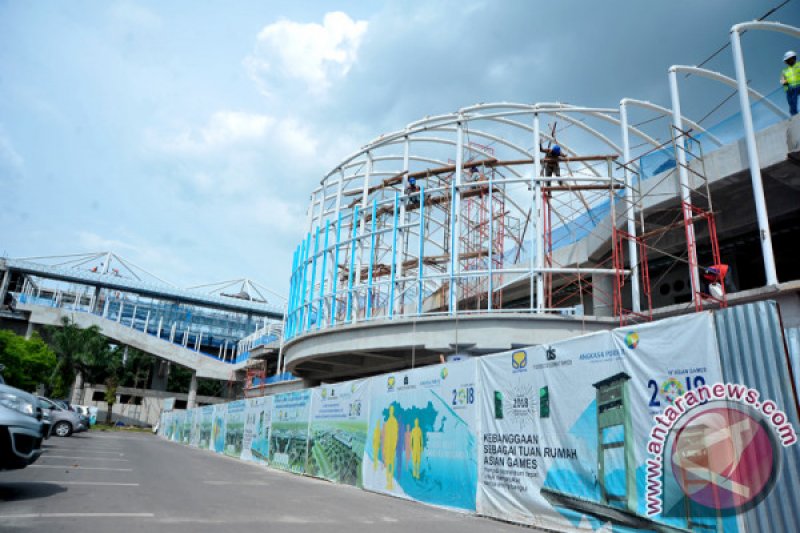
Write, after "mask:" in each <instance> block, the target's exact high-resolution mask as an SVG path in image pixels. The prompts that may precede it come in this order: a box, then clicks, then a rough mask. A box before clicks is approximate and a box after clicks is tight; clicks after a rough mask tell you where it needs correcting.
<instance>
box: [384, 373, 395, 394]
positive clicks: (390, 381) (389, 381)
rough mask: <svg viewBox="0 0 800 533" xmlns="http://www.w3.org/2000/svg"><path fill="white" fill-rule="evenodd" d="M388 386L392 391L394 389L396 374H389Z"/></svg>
mask: <svg viewBox="0 0 800 533" xmlns="http://www.w3.org/2000/svg"><path fill="white" fill-rule="evenodd" d="M386 388H387V389H389V390H390V391H392V390H394V376H389V379H387V380H386Z"/></svg>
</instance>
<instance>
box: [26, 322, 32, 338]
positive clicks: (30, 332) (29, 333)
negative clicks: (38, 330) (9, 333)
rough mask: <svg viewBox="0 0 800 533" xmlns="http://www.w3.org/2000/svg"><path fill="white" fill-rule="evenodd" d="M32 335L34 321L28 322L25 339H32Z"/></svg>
mask: <svg viewBox="0 0 800 533" xmlns="http://www.w3.org/2000/svg"><path fill="white" fill-rule="evenodd" d="M29 320H30V319H29ZM32 335H33V322H28V329H26V330H25V340H30V338H31V336H32Z"/></svg>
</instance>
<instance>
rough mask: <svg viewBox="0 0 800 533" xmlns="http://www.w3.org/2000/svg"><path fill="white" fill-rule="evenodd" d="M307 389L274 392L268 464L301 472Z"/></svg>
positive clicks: (305, 445)
mask: <svg viewBox="0 0 800 533" xmlns="http://www.w3.org/2000/svg"><path fill="white" fill-rule="evenodd" d="M310 414H311V390H310V389H304V390H300V391H293V392H286V393H283V394H276V395H275V396H273V400H272V422H271V424H272V425H271V429H270V436H269V464H270V466H272V467H274V468H279V469H281V470H288V471H289V472H294V473H295V474H303V473H305V467H306V455H307V453H308V423H309V416H310Z"/></svg>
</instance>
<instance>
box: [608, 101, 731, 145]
mask: <svg viewBox="0 0 800 533" xmlns="http://www.w3.org/2000/svg"><path fill="white" fill-rule="evenodd" d="M620 104H622V105H627V104H631V105H635V106H637V107H641V108H643V109H649V110H650V111H655V112H656V113H660V114H661V115H664V116H666V117H668V116H670V115H671V114H672V111H671V110H669V109H668V108H666V107H664V106H660V105H658V104H654V103H653V102H649V101H647V100H637V99H635V98H623V99H622V100H620ZM683 121H684V122H685V123H687V124H688V125H690V126H691V127H692V128H694V129H696V130H697V131H699V132H701V133H704V134H706V135H708V138H709V139H711V140H712V141H713V142H714V144H716V145H717V146H722V145H723V144H724V143H723V142H722V141H721V140H719V138H718V137H717V136H715V135H714V134H712V133H710V132H709V131H708V130H707V129H705V128H704V127H703V126H701V125H700V124H698V123H697V122H695V121H693V120H692V119H690V118H687V117H686V116H684V117H683ZM659 144H660V143H659ZM656 146H658V144H657V145H656Z"/></svg>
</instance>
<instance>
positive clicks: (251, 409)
mask: <svg viewBox="0 0 800 533" xmlns="http://www.w3.org/2000/svg"><path fill="white" fill-rule="evenodd" d="M246 401H247V404H246V406H245V410H244V413H245V422H244V437H243V439H242V454H241V458H242V459H243V460H245V461H253V462H256V463H261V464H267V458H268V457H269V428H270V425H271V424H270V420H271V419H272V396H266V397H261V398H250V399H248V400H246Z"/></svg>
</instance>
